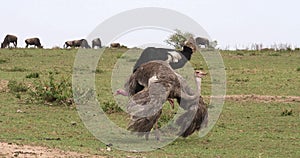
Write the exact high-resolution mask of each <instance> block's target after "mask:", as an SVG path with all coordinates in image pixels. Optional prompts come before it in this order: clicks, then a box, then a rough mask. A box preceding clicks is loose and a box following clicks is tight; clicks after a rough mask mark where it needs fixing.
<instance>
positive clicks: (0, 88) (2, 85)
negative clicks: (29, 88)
mask: <svg viewBox="0 0 300 158" xmlns="http://www.w3.org/2000/svg"><path fill="white" fill-rule="evenodd" d="M8 83H9V81H8V80H2V79H0V92H8V91H9V89H8Z"/></svg>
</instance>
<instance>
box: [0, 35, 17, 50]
mask: <svg viewBox="0 0 300 158" xmlns="http://www.w3.org/2000/svg"><path fill="white" fill-rule="evenodd" d="M17 41H18V38H17V36H15V35H6V36H5V38H4V40H3V42H2V43H1V48H5V47H7V46H9V44H10V43H13V44H14V46H15V48H17Z"/></svg>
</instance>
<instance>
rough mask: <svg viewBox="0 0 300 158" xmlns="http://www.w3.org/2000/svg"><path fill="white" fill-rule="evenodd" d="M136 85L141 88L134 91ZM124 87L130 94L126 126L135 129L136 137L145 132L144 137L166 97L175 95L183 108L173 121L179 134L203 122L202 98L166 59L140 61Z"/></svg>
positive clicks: (199, 126)
mask: <svg viewBox="0 0 300 158" xmlns="http://www.w3.org/2000/svg"><path fill="white" fill-rule="evenodd" d="M137 87H143V89H142V90H140V91H136V89H138V88H137ZM125 89H126V91H127V92H128V95H129V96H130V100H129V102H128V105H127V111H128V113H129V114H130V116H131V121H130V123H129V126H128V129H129V130H131V131H133V132H139V133H138V134H139V135H140V136H143V135H145V136H146V139H148V135H149V132H150V131H151V129H152V128H153V126H154V125H155V124H156V122H157V120H158V119H159V117H160V115H161V113H162V106H163V104H164V103H165V102H166V101H167V99H168V98H176V99H177V101H178V103H179V105H180V107H181V108H183V109H184V110H185V112H184V113H183V114H182V115H181V116H179V117H178V119H177V120H176V124H177V125H178V126H179V127H180V132H179V133H178V134H179V135H180V136H182V137H187V136H189V135H191V134H192V133H194V132H195V131H197V130H200V128H201V124H202V123H205V122H206V121H207V107H206V105H205V103H204V102H203V99H202V97H200V96H199V94H198V93H197V92H194V91H193V90H192V89H191V88H190V87H189V86H188V84H187V82H186V81H185V80H184V79H183V78H182V77H181V76H180V75H179V74H177V73H176V72H175V71H174V70H173V69H172V68H171V67H170V65H169V64H168V63H167V62H164V61H150V62H147V63H145V64H142V65H141V66H140V67H139V68H137V69H136V71H135V72H134V73H133V74H132V75H131V76H130V78H129V80H128V82H127V83H126V84H125Z"/></svg>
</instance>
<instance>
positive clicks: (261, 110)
mask: <svg viewBox="0 0 300 158" xmlns="http://www.w3.org/2000/svg"><path fill="white" fill-rule="evenodd" d="M95 51H97V50H95ZM125 51H127V49H106V50H105V52H104V54H103V55H102V56H101V58H100V60H99V61H100V62H99V63H98V67H97V70H96V71H95V74H96V85H97V87H96V88H97V95H98V98H97V99H98V100H99V102H100V103H101V105H102V106H103V109H105V110H106V111H107V115H108V116H109V117H110V118H111V120H113V121H114V122H115V123H116V124H118V125H120V126H121V127H126V125H127V123H128V116H127V115H126V114H125V113H124V112H122V111H120V109H118V108H117V107H116V102H115V101H114V100H113V95H112V91H111V71H112V69H113V68H114V65H115V62H116V61H117V59H120V58H123V57H122V53H123V52H125ZM76 52H77V50H75V49H68V50H64V49H54V50H47V49H0V91H1V92H0V98H1V99H0V142H2V143H1V145H0V156H1V157H11V156H21V157H31V156H32V157H35V156H36V157H40V156H44V157H49V156H67V157H80V156H103V157H299V156H300V150H299V149H300V100H299V96H300V91H299V88H300V77H299V75H300V63H299V62H300V52H299V51H293V52H289V51H285V52H272V51H263V52H255V51H221V55H222V57H223V60H224V63H225V67H226V77H227V78H226V79H227V83H226V84H227V95H228V96H227V98H226V101H225V104H224V107H223V111H222V113H221V115H220V118H219V120H218V122H217V123H216V125H215V126H214V128H213V129H212V130H211V131H210V132H209V133H208V134H207V135H206V136H204V137H202V138H199V137H198V135H197V134H194V135H192V136H191V137H188V138H186V139H183V138H178V139H177V140H176V141H174V142H172V143H170V144H169V145H167V146H165V147H163V148H161V149H158V150H154V151H152V152H139V153H136V152H126V151H119V150H116V149H113V150H112V151H107V150H105V148H106V145H105V144H103V143H101V142H100V141H99V140H97V139H96V138H95V137H94V136H93V135H92V134H91V133H89V131H88V130H87V129H86V128H85V126H84V125H83V123H82V122H81V120H80V118H79V116H78V113H77V111H76V106H75V105H69V104H68V102H67V101H65V102H63V101H58V102H53V103H52V102H50V100H51V99H50V100H49V98H48V102H45V100H47V98H46V99H45V98H44V99H45V100H41V98H38V97H37V96H36V95H30V93H31V91H32V89H36V88H45V89H47V86H49V85H51V83H50V82H54V83H52V84H54V85H56V86H58V85H61V86H62V87H63V88H66V89H68V88H69V86H70V85H68V84H62V82H71V80H72V71H73V63H74V59H75V55H76ZM128 61H129V62H133V60H131V59H128ZM191 64H192V65H193V67H195V68H202V69H204V70H207V66H206V65H205V62H204V61H203V59H202V57H201V56H200V54H199V53H197V54H196V55H195V56H194V57H193V59H192V61H191ZM51 77H52V81H51V79H50V78H51ZM99 85H101V86H99ZM43 86H46V87H43ZM202 87H203V88H202V95H203V96H204V98H205V100H206V102H208V97H209V95H210V94H211V92H210V88H211V81H210V77H209V76H208V77H206V78H204V79H203V84H202ZM66 91H67V90H66ZM40 92H41V93H42V92H43V91H40ZM62 92H64V94H63V95H60V97H61V98H67V96H68V93H67V92H65V91H64V90H62ZM45 93H47V95H48V93H55V95H56V92H45ZM65 100H68V98H67V99H65ZM165 108H166V109H165V111H166V113H165V115H164V117H163V118H164V119H165V120H164V119H162V120H160V123H164V121H166V120H167V119H168V118H169V117H171V116H172V110H170V109H168V108H169V106H165Z"/></svg>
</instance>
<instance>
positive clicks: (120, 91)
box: [114, 70, 207, 109]
mask: <svg viewBox="0 0 300 158" xmlns="http://www.w3.org/2000/svg"><path fill="white" fill-rule="evenodd" d="M206 75H207V73H205V72H203V71H201V70H195V79H196V84H197V89H198V93H199V95H200V96H201V83H202V78H203V77H204V76H206ZM147 86H148V85H147ZM114 95H115V96H116V95H122V96H129V94H128V92H127V91H126V90H124V89H117V90H116V92H115V93H114ZM167 100H168V102H169V103H170V105H171V107H172V109H174V101H173V100H172V98H168V99H167Z"/></svg>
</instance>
